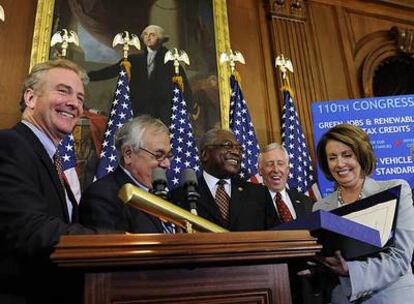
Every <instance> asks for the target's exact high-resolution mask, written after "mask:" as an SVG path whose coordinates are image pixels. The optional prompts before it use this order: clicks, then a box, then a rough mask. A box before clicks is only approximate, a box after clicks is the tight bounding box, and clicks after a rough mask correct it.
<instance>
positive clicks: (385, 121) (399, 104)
mask: <svg viewBox="0 0 414 304" xmlns="http://www.w3.org/2000/svg"><path fill="white" fill-rule="evenodd" d="M312 119H313V137H314V142H315V146H316V145H317V143H318V142H319V139H320V138H321V137H322V135H323V134H324V133H325V132H326V131H328V130H329V129H330V128H332V127H334V126H335V125H337V124H340V123H350V124H353V125H355V126H358V127H360V128H362V129H363V130H365V132H367V134H368V135H369V138H370V141H371V144H372V146H373V148H374V151H375V155H376V157H377V166H376V168H375V171H374V173H373V175H372V176H373V177H374V178H375V179H378V180H389V179H396V178H400V179H405V180H406V181H407V182H408V183H409V184H410V185H411V187H412V188H414V160H413V156H412V152H411V151H412V150H414V149H412V147H414V95H404V96H389V97H374V98H363V99H350V100H337V101H327V102H314V103H312ZM315 150H316V149H315ZM318 178H319V188H320V191H321V194H322V196H323V197H324V196H326V195H327V194H329V193H331V192H333V191H334V188H333V187H334V184H333V183H332V182H330V181H328V180H327V179H326V178H325V176H324V175H323V173H322V171H321V170H320V168H318Z"/></svg>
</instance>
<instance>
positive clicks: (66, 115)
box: [57, 111, 75, 119]
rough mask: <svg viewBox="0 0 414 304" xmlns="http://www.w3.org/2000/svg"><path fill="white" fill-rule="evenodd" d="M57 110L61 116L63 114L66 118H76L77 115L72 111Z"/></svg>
mask: <svg viewBox="0 0 414 304" xmlns="http://www.w3.org/2000/svg"><path fill="white" fill-rule="evenodd" d="M57 112H58V114H59V115H60V116H63V117H65V118H71V119H73V118H75V115H74V114H72V113H68V112H64V111H57Z"/></svg>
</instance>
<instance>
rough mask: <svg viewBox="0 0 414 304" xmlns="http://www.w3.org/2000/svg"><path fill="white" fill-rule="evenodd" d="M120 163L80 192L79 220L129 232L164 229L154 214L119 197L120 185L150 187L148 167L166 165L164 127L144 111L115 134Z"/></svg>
mask: <svg viewBox="0 0 414 304" xmlns="http://www.w3.org/2000/svg"><path fill="white" fill-rule="evenodd" d="M115 147H116V149H117V151H118V155H119V156H120V165H119V166H118V168H117V169H115V171H114V172H111V173H109V174H108V175H106V176H104V177H103V178H101V179H99V180H98V181H96V182H94V183H92V184H91V185H90V186H89V187H88V188H87V189H86V191H85V192H84V193H83V194H82V199H81V202H80V205H79V214H80V221H81V223H83V224H85V225H88V226H91V227H97V228H105V229H110V230H121V231H127V232H132V233H162V232H163V231H164V230H163V229H166V227H164V228H163V224H162V223H161V222H160V220H158V219H157V218H155V217H153V216H151V215H149V214H146V213H144V212H142V211H140V210H138V209H136V208H135V207H132V206H130V205H125V204H124V203H123V202H122V201H121V200H120V199H119V198H118V192H119V190H120V189H121V187H122V186H123V185H125V184H127V183H131V184H133V185H136V186H137V187H140V188H141V189H144V190H145V191H150V190H151V188H152V185H151V182H152V176H151V175H152V170H153V169H154V168H157V167H160V168H163V169H167V168H168V167H169V166H170V157H171V147H170V133H169V131H168V128H167V127H166V126H165V125H164V124H163V123H162V122H161V121H160V120H159V119H155V118H152V117H151V116H148V115H141V116H138V117H135V118H134V119H133V120H131V121H129V122H128V123H126V124H125V125H124V126H122V127H121V128H120V129H119V130H118V132H117V133H116V135H115Z"/></svg>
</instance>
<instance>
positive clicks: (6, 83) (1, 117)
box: [0, 0, 37, 129]
mask: <svg viewBox="0 0 414 304" xmlns="http://www.w3.org/2000/svg"><path fill="white" fill-rule="evenodd" d="M36 2H37V1H35V0H30V1H27V0H5V1H1V3H0V4H1V5H2V6H3V8H4V11H5V15H6V18H5V21H4V22H1V21H0V67H1V71H2V72H1V73H0V129H2V128H8V127H11V126H13V125H14V124H15V123H16V122H17V121H18V120H19V119H20V115H21V114H20V110H19V98H20V88H21V87H22V84H23V80H24V78H25V76H26V74H27V71H28V70H29V62H30V49H31V42H32V35H33V26H34V18H35V11H36Z"/></svg>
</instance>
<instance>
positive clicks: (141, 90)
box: [88, 46, 193, 126]
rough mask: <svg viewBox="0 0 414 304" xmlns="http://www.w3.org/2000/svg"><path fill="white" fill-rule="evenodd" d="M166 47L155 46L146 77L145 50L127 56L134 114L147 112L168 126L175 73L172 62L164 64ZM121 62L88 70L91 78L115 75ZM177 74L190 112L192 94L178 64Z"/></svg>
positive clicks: (146, 52) (94, 79)
mask: <svg viewBox="0 0 414 304" xmlns="http://www.w3.org/2000/svg"><path fill="white" fill-rule="evenodd" d="M167 51H168V50H167V49H166V48H165V47H164V46H162V47H160V48H159V49H158V51H157V53H156V55H155V58H154V70H153V71H152V73H151V76H150V77H149V78H148V67H147V55H148V51H147V48H145V51H144V52H143V53H141V54H132V55H129V56H128V60H129V62H130V63H131V79H130V83H129V86H130V93H131V102H132V110H133V111H134V116H138V115H140V114H150V115H151V116H153V117H156V118H159V119H161V121H162V122H164V123H165V124H166V125H167V126H169V125H170V119H171V107H172V98H173V87H174V85H173V83H172V76H174V75H175V72H174V65H173V62H172V61H169V62H167V63H166V64H164V56H165V53H166V52H167ZM119 64H120V62H118V63H116V64H114V65H111V66H108V67H106V68H103V69H101V70H98V71H90V72H88V76H89V78H90V79H91V81H96V80H104V79H109V78H113V77H117V76H118V73H119V70H120V65H119ZM180 75H181V76H182V77H183V81H184V98H185V101H186V103H187V111H188V112H189V113H191V112H192V107H193V104H192V96H191V88H190V86H189V83H188V80H187V77H186V75H185V72H184V69H183V68H182V67H180Z"/></svg>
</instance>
